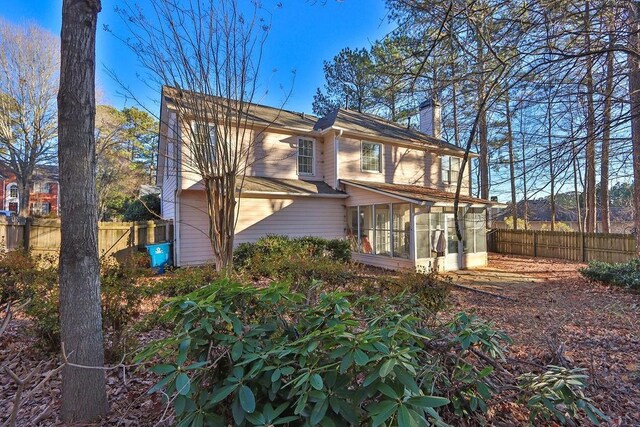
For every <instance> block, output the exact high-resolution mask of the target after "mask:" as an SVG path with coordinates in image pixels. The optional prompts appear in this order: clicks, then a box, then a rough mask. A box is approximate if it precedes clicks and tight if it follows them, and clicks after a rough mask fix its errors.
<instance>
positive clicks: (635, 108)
mask: <svg viewBox="0 0 640 427" xmlns="http://www.w3.org/2000/svg"><path fill="white" fill-rule="evenodd" d="M629 21H630V22H629V27H630V28H629V30H630V31H629V34H630V36H629V38H630V40H629V48H630V49H631V50H633V52H634V53H635V54H633V53H630V54H628V56H627V60H628V63H629V94H630V97H631V142H632V145H633V203H634V215H633V220H634V226H635V234H636V255H637V256H640V60H639V59H638V56H637V55H638V53H640V3H637V2H629Z"/></svg>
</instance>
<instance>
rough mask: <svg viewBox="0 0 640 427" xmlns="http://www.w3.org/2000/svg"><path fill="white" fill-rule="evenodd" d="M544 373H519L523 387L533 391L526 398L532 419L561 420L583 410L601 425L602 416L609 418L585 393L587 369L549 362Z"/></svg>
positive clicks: (544, 420)
mask: <svg viewBox="0 0 640 427" xmlns="http://www.w3.org/2000/svg"><path fill="white" fill-rule="evenodd" d="M547 369H548V370H547V371H546V372H543V373H541V374H537V375H536V374H532V373H527V374H524V375H522V376H520V377H519V378H518V379H519V385H520V387H521V388H522V389H523V390H525V391H526V392H528V393H529V394H530V396H529V398H528V400H527V407H528V408H529V411H530V414H529V421H530V422H531V424H532V425H538V424H539V423H540V422H541V421H542V422H544V424H547V423H548V422H549V420H551V419H556V420H557V421H559V422H560V423H562V424H566V423H567V420H569V419H573V418H575V417H576V416H577V415H578V414H579V413H580V412H582V411H583V412H584V413H585V414H586V415H587V417H588V418H589V420H590V421H591V422H592V423H593V424H595V425H600V420H605V421H608V418H607V416H606V415H605V414H603V413H602V412H601V411H600V410H599V409H598V408H596V407H595V406H594V405H593V401H592V400H591V399H588V398H587V397H585V395H584V389H585V388H586V387H587V384H586V379H587V376H586V375H584V374H583V372H584V369H580V368H575V369H568V368H563V367H560V366H553V365H549V366H548V367H547Z"/></svg>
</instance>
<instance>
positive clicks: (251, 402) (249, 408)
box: [239, 385, 256, 413]
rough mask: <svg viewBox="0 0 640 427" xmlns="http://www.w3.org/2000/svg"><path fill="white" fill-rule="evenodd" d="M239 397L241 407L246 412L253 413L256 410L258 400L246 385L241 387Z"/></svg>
mask: <svg viewBox="0 0 640 427" xmlns="http://www.w3.org/2000/svg"><path fill="white" fill-rule="evenodd" d="M239 397H240V406H242V409H244V410H245V412H249V413H251V412H253V411H255V410H256V398H255V396H254V395H253V392H252V391H251V389H250V388H249V387H247V386H246V385H243V386H242V387H240V393H239Z"/></svg>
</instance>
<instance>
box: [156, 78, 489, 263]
mask: <svg viewBox="0 0 640 427" xmlns="http://www.w3.org/2000/svg"><path fill="white" fill-rule="evenodd" d="M171 94H172V89H171V88H163V94H162V102H161V125H160V138H159V156H158V167H157V174H158V175H157V183H158V185H159V186H160V187H161V189H162V195H161V198H162V216H163V217H164V218H166V219H171V220H173V221H174V224H175V228H174V230H175V233H174V236H175V242H174V243H175V244H174V262H175V264H176V265H178V266H185V265H198V264H203V263H206V262H207V261H209V260H210V259H211V246H210V244H209V241H208V238H207V230H208V222H207V213H206V212H207V207H206V196H205V193H204V188H203V185H202V183H201V178H200V176H199V175H198V173H196V172H195V171H194V168H193V167H188V165H187V163H188V161H187V160H184V159H186V157H187V155H186V153H187V150H188V144H190V141H189V137H188V135H189V132H186V131H185V127H186V126H195V125H197V124H196V123H193V122H192V121H191V120H190V118H189V117H181V115H180V114H178V109H177V108H175V106H174V105H173V102H172V97H171ZM250 113H251V115H252V121H251V126H253V127H256V128H260V127H263V128H266V130H264V131H263V132H261V134H260V135H261V136H260V138H259V140H258V141H256V143H255V148H254V150H253V151H254V153H253V154H252V157H253V159H252V161H251V162H250V165H249V167H248V169H247V171H246V178H245V179H244V185H243V187H242V189H241V192H239V193H238V194H239V199H238V201H239V203H238V212H237V226H236V235H235V244H236V245H237V244H240V243H243V242H252V241H255V240H256V239H258V238H259V237H261V236H264V235H267V234H283V235H288V236H292V237H294V236H319V237H325V238H346V239H349V240H350V241H351V244H352V251H353V259H354V260H356V261H359V262H362V263H365V264H370V265H375V266H380V267H384V268H389V269H414V268H418V269H439V270H455V269H459V268H465V267H472V266H481V265H485V264H486V262H487V253H486V236H485V215H486V208H487V207H488V206H489V205H490V204H491V203H490V202H489V201H487V200H481V199H477V198H473V197H471V196H470V194H471V177H470V174H469V172H468V170H469V168H468V167H467V168H465V173H464V176H463V179H462V185H463V188H462V189H461V197H460V204H459V223H460V226H461V228H462V233H463V241H462V242H460V243H459V242H458V239H457V236H456V232H455V223H454V210H453V209H454V207H453V206H454V197H455V188H456V185H457V181H458V176H459V174H460V165H461V160H462V156H463V155H464V150H462V149H461V148H459V147H456V146H454V145H451V144H448V143H446V142H445V141H443V140H442V139H440V109H439V105H438V104H436V103H431V102H425V103H423V104H422V105H421V106H420V122H421V124H420V126H421V130H420V131H417V130H413V129H407V128H405V127H402V126H399V125H397V124H395V123H391V122H388V121H386V120H384V119H382V118H380V117H377V116H373V115H369V114H363V113H358V112H354V111H349V110H344V109H338V110H335V111H334V112H332V113H331V114H330V115H328V116H326V117H322V118H317V117H313V116H310V115H307V114H302V113H296V112H292V111H284V110H280V109H277V108H271V107H267V106H262V105H256V104H254V105H252V106H251V109H250ZM207 125H214V124H212V123H209V124H207Z"/></svg>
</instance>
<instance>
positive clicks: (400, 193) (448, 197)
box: [340, 179, 496, 207]
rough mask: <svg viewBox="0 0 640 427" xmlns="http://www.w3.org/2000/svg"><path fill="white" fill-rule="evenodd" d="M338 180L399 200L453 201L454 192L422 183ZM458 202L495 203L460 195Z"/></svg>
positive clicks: (449, 203)
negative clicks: (429, 186) (406, 183)
mask: <svg viewBox="0 0 640 427" xmlns="http://www.w3.org/2000/svg"><path fill="white" fill-rule="evenodd" d="M340 182H342V183H344V184H347V185H353V186H355V187H359V188H362V189H364V190H370V191H374V192H376V193H381V194H386V195H388V196H390V197H396V198H398V199H400V200H405V201H409V202H412V203H417V204H419V205H424V204H426V203H432V204H433V205H435V206H453V203H454V201H455V197H456V195H455V193H451V192H448V191H443V190H437V189H435V188H428V187H424V186H422V185H405V184H387V183H383V182H369V181H356V180H347V179H341V180H340ZM459 203H460V205H461V206H474V207H488V206H492V205H495V204H496V202H491V201H489V200H486V199H478V198H476V197H470V196H465V195H462V194H461V195H460V197H459Z"/></svg>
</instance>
